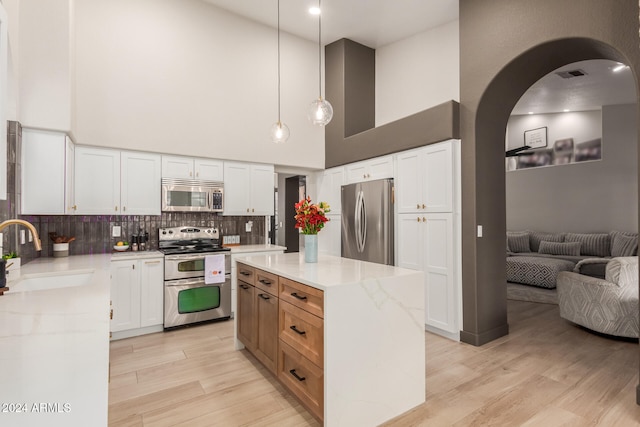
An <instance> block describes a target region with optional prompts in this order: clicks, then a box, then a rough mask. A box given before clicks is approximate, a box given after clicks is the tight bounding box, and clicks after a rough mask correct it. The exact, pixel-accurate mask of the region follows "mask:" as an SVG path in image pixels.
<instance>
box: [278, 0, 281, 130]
mask: <svg viewBox="0 0 640 427" xmlns="http://www.w3.org/2000/svg"><path fill="white" fill-rule="evenodd" d="M280 123H281V122H280V0H278V125H279V126H280Z"/></svg>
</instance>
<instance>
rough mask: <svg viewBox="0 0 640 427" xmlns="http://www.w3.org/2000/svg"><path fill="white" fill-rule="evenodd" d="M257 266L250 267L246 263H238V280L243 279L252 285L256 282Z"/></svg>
mask: <svg viewBox="0 0 640 427" xmlns="http://www.w3.org/2000/svg"><path fill="white" fill-rule="evenodd" d="M255 271H256V270H255V268H253V267H249V266H248V265H246V264H241V263H238V280H241V281H243V282H245V283H248V284H250V285H253V284H254V280H253V279H254V277H255Z"/></svg>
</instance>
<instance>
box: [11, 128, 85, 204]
mask: <svg viewBox="0 0 640 427" xmlns="http://www.w3.org/2000/svg"><path fill="white" fill-rule="evenodd" d="M73 156H74V145H73V142H72V141H71V139H70V138H69V137H68V136H67V135H66V134H64V133H62V132H52V131H43V130H36V129H28V128H24V129H23V130H22V196H21V197H22V208H21V212H22V214H31V215H62V214H65V213H74V205H75V203H74V196H73V194H74V192H73V176H74V162H73V161H74V157H73Z"/></svg>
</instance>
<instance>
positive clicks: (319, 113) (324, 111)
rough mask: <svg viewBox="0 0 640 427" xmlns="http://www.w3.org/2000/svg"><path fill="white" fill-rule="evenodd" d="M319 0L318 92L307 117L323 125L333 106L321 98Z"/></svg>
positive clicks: (319, 8)
mask: <svg viewBox="0 0 640 427" xmlns="http://www.w3.org/2000/svg"><path fill="white" fill-rule="evenodd" d="M320 2H321V0H318V10H320V13H319V14H318V91H319V92H320V94H319V96H318V99H314V100H313V101H312V102H311V105H309V110H308V111H307V117H309V120H311V123H313V124H314V125H318V126H324V125H326V124H327V123H329V122H330V121H331V119H332V118H333V107H332V106H331V103H330V102H329V101H327V100H326V99H322V9H321V7H320Z"/></svg>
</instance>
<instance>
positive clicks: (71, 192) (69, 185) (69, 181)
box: [22, 136, 78, 215]
mask: <svg viewBox="0 0 640 427" xmlns="http://www.w3.org/2000/svg"><path fill="white" fill-rule="evenodd" d="M65 139H66V141H67V144H66V145H67V152H66V159H67V160H66V164H65V173H66V179H65V187H64V188H65V190H64V199H65V213H67V214H69V215H71V214H74V213H76V210H77V208H78V207H77V205H76V188H75V185H76V178H75V176H76V145H75V144H74V143H73V141H71V138H69V137H68V136H67V137H65ZM22 190H23V191H24V188H23V189H22Z"/></svg>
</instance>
